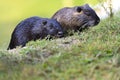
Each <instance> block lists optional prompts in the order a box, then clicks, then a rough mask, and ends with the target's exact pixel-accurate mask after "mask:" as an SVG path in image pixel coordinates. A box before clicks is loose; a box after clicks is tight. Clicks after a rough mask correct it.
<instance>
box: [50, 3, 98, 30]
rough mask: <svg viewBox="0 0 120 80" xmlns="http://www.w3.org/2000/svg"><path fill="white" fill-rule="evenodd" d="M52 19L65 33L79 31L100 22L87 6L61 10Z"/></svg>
mask: <svg viewBox="0 0 120 80" xmlns="http://www.w3.org/2000/svg"><path fill="white" fill-rule="evenodd" d="M52 18H53V19H56V20H57V21H58V22H59V23H60V24H61V26H62V27H63V29H64V31H65V32H67V31H68V30H74V31H78V30H79V31H81V30H83V29H86V28H88V27H91V26H95V25H97V24H98V23H99V22H100V18H99V17H98V16H97V14H96V13H95V11H94V10H93V9H92V8H91V7H90V6H89V5H88V4H85V5H83V6H74V7H65V8H62V9H60V10H58V11H57V12H56V13H55V14H54V15H53V16H52Z"/></svg>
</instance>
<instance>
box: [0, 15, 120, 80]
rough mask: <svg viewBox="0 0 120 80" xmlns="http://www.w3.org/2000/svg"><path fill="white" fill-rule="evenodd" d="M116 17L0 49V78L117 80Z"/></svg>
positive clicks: (119, 41)
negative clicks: (64, 34)
mask: <svg viewBox="0 0 120 80" xmlns="http://www.w3.org/2000/svg"><path fill="white" fill-rule="evenodd" d="M119 25H120V17H118V18H113V19H106V20H103V21H101V23H100V24H99V25H98V26H96V27H92V28H90V29H88V30H85V31H83V32H81V33H80V34H78V33H75V34H74V35H73V36H68V37H66V38H61V39H54V40H50V41H48V40H41V41H36V42H30V43H28V44H27V46H26V47H24V48H20V47H18V48H17V49H13V50H10V51H7V50H1V51H0V80H33V79H34V80H119V79H120V73H119V71H120V26H119Z"/></svg>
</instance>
